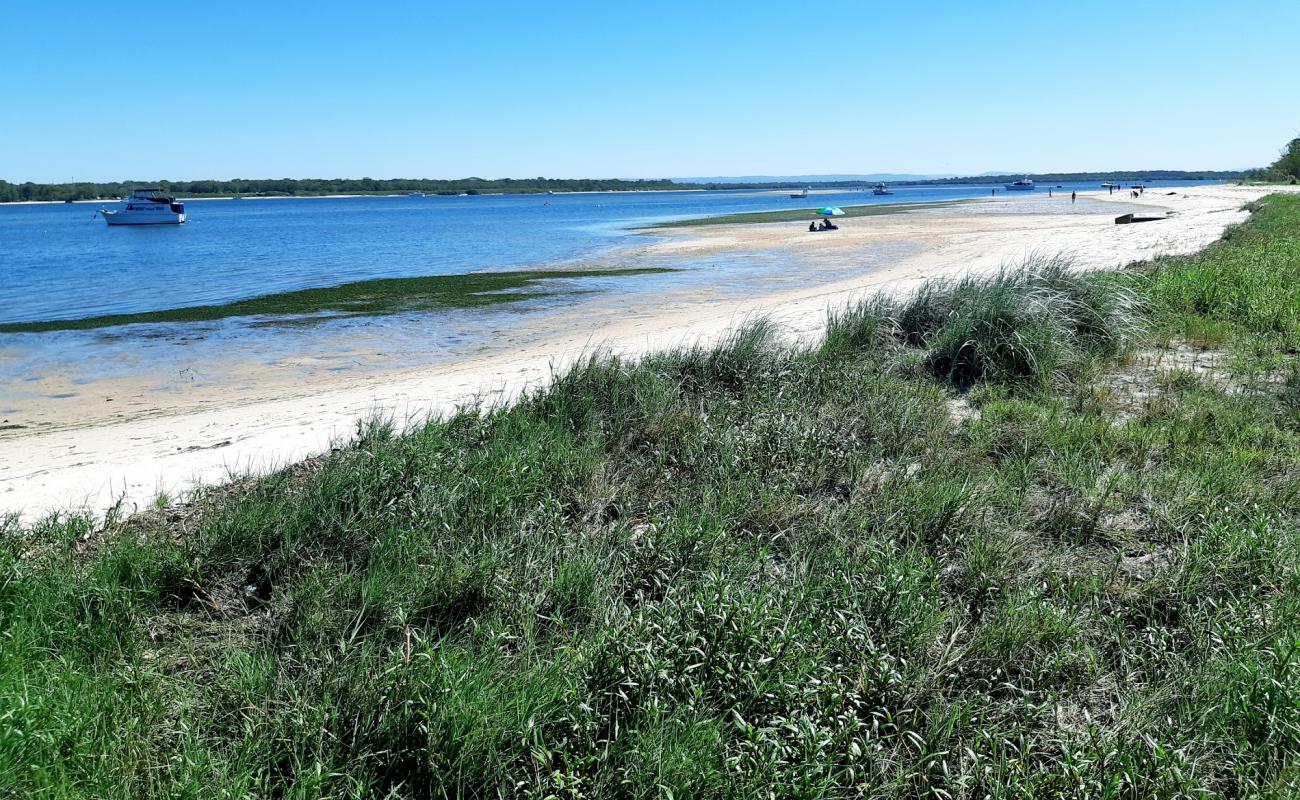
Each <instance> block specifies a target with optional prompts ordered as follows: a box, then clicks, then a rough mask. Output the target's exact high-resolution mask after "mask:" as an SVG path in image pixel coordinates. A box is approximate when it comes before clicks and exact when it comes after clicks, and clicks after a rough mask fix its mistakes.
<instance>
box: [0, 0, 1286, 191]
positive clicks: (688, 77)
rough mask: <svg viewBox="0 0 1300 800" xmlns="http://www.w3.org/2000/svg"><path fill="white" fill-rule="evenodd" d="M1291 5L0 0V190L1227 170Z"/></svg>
mask: <svg viewBox="0 0 1300 800" xmlns="http://www.w3.org/2000/svg"><path fill="white" fill-rule="evenodd" d="M1297 30H1300V2H1296V0H1270V1H1266V0H1257V1H1252V0H1241V1H1240V2H1237V1H1234V2H1221V1H1220V2H1203V1H1202V0H1177V1H1176V2H1175V1H1168V2H1166V1H1164V0H1145V2H1133V1H1132V0H1125V1H1124V2H1087V0H1074V1H1073V2H1056V1H1055V0H1051V1H1050V2H1049V1H1048V0H1040V1H1039V2H1014V1H1008V2H1003V1H1001V0H1000V1H999V2H958V1H955V0H954V2H922V1H920V0H918V1H917V2H871V1H868V0H848V1H845V0H841V2H825V3H815V4H814V3H790V2H763V0H750V1H749V2H734V3H733V2H723V1H722V0H715V1H714V2H700V1H699V0H694V1H693V2H677V1H676V0H669V1H667V2H640V3H623V2H618V0H613V1H612V2H611V0H605V1H604V2H600V3H594V2H593V3H586V2H563V1H562V0H553V1H552V2H536V1H535V0H534V1H533V2H519V3H515V2H476V3H463V2H439V1H438V0H424V1H423V2H397V1H396V0H394V1H392V2H383V1H382V0H372V2H369V3H365V2H356V0H347V2H333V1H332V0H313V2H297V1H296V0H280V1H279V2H244V0H223V1H220V2H219V1H217V0H185V2H180V3H170V4H163V5H159V4H157V3H106V2H103V1H102V0H96V1H95V2H81V1H80V0H50V2H45V0H0V48H2V49H0V52H2V53H3V59H2V60H0V179H6V180H9V181H15V182H18V181H27V180H31V181H38V182H61V181H68V180H72V179H74V178H75V179H78V180H128V179H145V180H158V179H173V180H195V179H203V178H214V179H230V178H284V177H296V178H301V177H372V178H394V177H427V178H461V177H468V176H478V177H484V178H499V177H515V178H524V177H536V176H547V177H560V178H564V177H622V178H640V177H678V176H690V175H753V174H776V175H791V174H829V173H872V172H908V173H925V174H963V175H967V174H978V173H981V172H987V171H999V172H1002V171H1005V172H1017V173H1019V172H1026V173H1028V172H1055V171H1071V172H1073V171H1101V170H1114V169H1239V168H1247V167H1253V166H1261V165H1264V164H1267V163H1269V162H1271V161H1272V160H1273V159H1274V158H1275V157H1276V156H1277V153H1278V151H1279V149H1280V148H1281V147H1282V146H1283V145H1284V144H1285V142H1286V141H1287V140H1289V139H1291V138H1292V137H1295V136H1297V135H1300V46H1297V45H1296V44H1295V40H1294V37H1295V32H1296V31H1297Z"/></svg>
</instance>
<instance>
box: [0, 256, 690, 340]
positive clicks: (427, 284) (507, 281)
mask: <svg viewBox="0 0 1300 800" xmlns="http://www.w3.org/2000/svg"><path fill="white" fill-rule="evenodd" d="M675 271H676V270H674V269H671V268H668V267H649V268H640V269H615V270H521V271H515V272H472V273H465V274H461V275H428V276H424V277H419V278H380V279H376V280H368V281H357V282H355V283H345V284H342V285H339V286H327V287H322V288H318V289H297V290H295V291H291V292H279V293H276V294H268V295H262V296H260V297H251V298H248V299H247V300H235V301H233V302H229V303H220V304H215V305H203V306H186V307H182V308H168V309H162V310H159V311H141V312H136V313H130V314H106V315H102V316H93V317H79V318H73V319H52V320H35V321H30V322H8V323H4V324H0V333H44V332H47V331H70V330H87V329H90V328H107V327H112V326H117V325H134V324H139V323H166V322H207V321H211V320H217V319H225V318H227V317H253V316H266V317H285V318H290V317H294V318H296V319H293V320H289V319H285V320H282V321H285V322H288V321H294V322H302V321H304V316H303V315H320V316H317V317H314V318H318V319H323V318H327V317H326V316H325V315H328V316H380V315H384V314H399V313H403V312H410V311H432V310H437V309H444V308H474V307H477V306H488V305H498V304H501V303H515V302H519V301H522V300H532V299H536V298H541V297H550V296H553V295H556V294H559V293H560V292H558V291H553V290H547V289H545V288H543V287H542V286H540V285H539V284H541V283H542V282H544V281H548V280H555V279H559V278H607V277H627V276H633V275H649V274H657V273H664V272H675ZM529 290H532V291H529ZM310 319H312V318H307V321H310Z"/></svg>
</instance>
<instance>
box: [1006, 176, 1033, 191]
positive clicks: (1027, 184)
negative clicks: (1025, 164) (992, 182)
mask: <svg viewBox="0 0 1300 800" xmlns="http://www.w3.org/2000/svg"><path fill="white" fill-rule="evenodd" d="M1006 187H1007V189H1008V190H1010V191H1013V192H1031V191H1033V190H1034V182H1033V181H1031V180H1029V178H1021V179H1020V180H1018V181H1012V182H1011V183H1008V184H1006Z"/></svg>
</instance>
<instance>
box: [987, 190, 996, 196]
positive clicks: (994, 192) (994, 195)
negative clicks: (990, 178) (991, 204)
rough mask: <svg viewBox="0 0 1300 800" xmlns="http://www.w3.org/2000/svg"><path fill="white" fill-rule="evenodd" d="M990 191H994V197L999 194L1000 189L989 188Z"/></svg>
mask: <svg viewBox="0 0 1300 800" xmlns="http://www.w3.org/2000/svg"><path fill="white" fill-rule="evenodd" d="M989 191H990V192H992V193H993V196H994V197H997V196H998V190H997V189H989Z"/></svg>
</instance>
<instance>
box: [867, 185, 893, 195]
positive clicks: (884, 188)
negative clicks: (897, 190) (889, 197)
mask: <svg viewBox="0 0 1300 800" xmlns="http://www.w3.org/2000/svg"><path fill="white" fill-rule="evenodd" d="M871 193H872V194H893V193H894V190H893V189H890V188H889V185H888V184H886V183H877V184H876V185H875V186H872V187H871Z"/></svg>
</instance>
